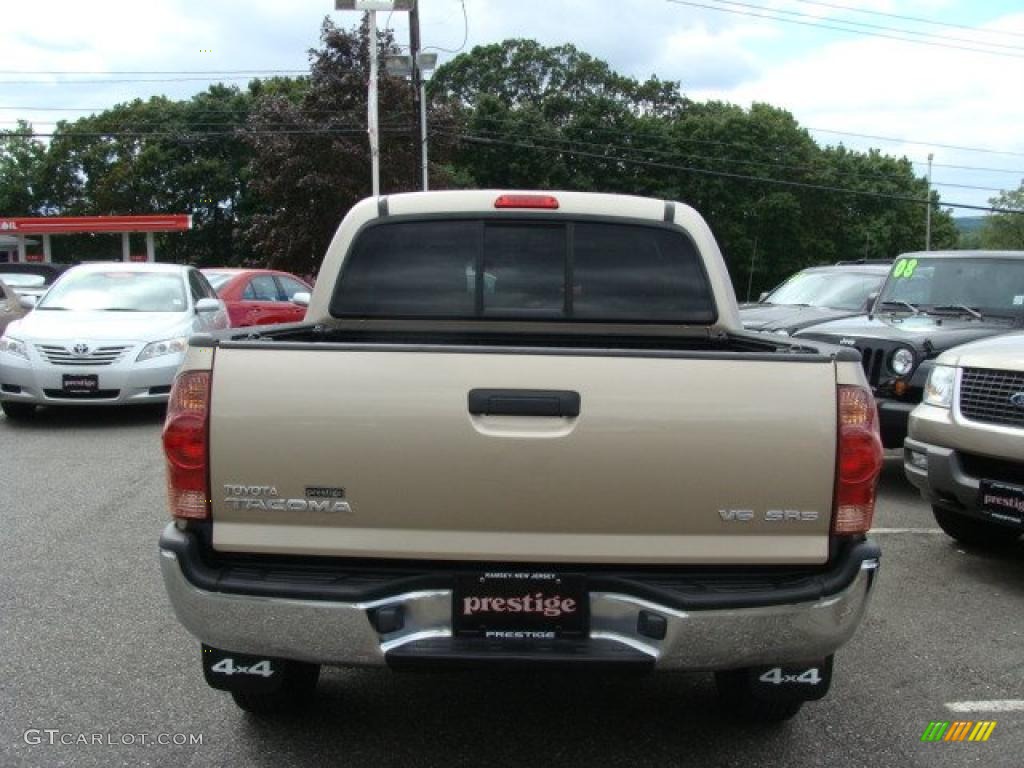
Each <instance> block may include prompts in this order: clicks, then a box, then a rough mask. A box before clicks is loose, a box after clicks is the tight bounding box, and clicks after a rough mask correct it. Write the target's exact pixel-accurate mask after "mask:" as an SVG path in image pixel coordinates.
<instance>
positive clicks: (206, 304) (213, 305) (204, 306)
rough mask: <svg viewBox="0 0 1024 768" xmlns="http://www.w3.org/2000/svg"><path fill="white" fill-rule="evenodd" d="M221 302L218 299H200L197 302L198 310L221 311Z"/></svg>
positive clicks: (200, 312)
mask: <svg viewBox="0 0 1024 768" xmlns="http://www.w3.org/2000/svg"><path fill="white" fill-rule="evenodd" d="M219 311H220V302H219V301H217V300H216V299H209V298H207V299H200V300H199V301H197V302H196V312H197V313H199V314H202V313H203V312H219Z"/></svg>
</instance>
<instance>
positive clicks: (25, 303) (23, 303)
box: [18, 296, 38, 309]
mask: <svg viewBox="0 0 1024 768" xmlns="http://www.w3.org/2000/svg"><path fill="white" fill-rule="evenodd" d="M37 301H38V299H37V298H36V297H35V296H19V297H18V305H19V306H20V307H21V308H22V309H35V306H36V302H37Z"/></svg>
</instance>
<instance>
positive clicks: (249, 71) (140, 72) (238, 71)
mask: <svg viewBox="0 0 1024 768" xmlns="http://www.w3.org/2000/svg"><path fill="white" fill-rule="evenodd" d="M245 74H250V75H296V74H300V75H301V74H309V69H308V68H307V69H184V70H157V69H145V70H97V69H80V70H72V69H67V70H57V69H39V70H30V69H0V75H245Z"/></svg>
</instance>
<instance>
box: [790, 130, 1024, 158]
mask: <svg viewBox="0 0 1024 768" xmlns="http://www.w3.org/2000/svg"><path fill="white" fill-rule="evenodd" d="M807 130H808V131H814V132H815V133H832V134H835V135H836V136H853V137H855V138H860V139H872V140H874V141H891V142H893V143H895V144H913V145H914V146H917V147H937V148H939V149H955V150H958V151H961V152H980V153H984V154H989V155H1011V156H1013V157H1024V152H1011V151H1009V150H1002V149H985V148H982V147H965V146H960V145H958V144H939V143H938V142H934V141H912V140H910V139H899V138H895V137H893V136H877V135H874V134H870V133H854V132H852V131H836V130H832V129H830V128H811V127H808V128H807Z"/></svg>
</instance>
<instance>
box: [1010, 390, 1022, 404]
mask: <svg viewBox="0 0 1024 768" xmlns="http://www.w3.org/2000/svg"><path fill="white" fill-rule="evenodd" d="M1010 405H1013V406H1015V407H1017V408H1024V392H1018V393H1017V394H1015V395H1010Z"/></svg>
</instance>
